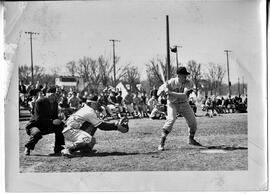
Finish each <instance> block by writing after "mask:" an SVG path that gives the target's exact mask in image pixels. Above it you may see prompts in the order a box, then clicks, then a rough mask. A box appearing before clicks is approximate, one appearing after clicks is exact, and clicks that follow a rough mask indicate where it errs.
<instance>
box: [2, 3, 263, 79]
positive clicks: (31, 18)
mask: <svg viewBox="0 0 270 194" xmlns="http://www.w3.org/2000/svg"><path fill="white" fill-rule="evenodd" d="M259 2H260V1H256V0H247V1H245V0H235V1H213V0H212V1H206V0H201V1H180V0H166V1H165V0H129V1H124V0H114V1H111V0H100V1H98V0H96V1H60V2H54V1H40V2H5V4H4V6H5V15H4V17H5V26H4V35H5V43H6V50H9V53H11V54H10V55H11V57H12V61H13V62H14V63H15V64H17V65H24V64H27V65H29V66H30V41H29V35H27V34H25V33H24V32H25V31H33V32H38V33H39V34H38V35H34V36H33V37H34V38H33V56H34V65H40V66H44V67H45V68H46V71H47V72H53V71H55V70H57V71H59V72H60V73H61V74H65V73H66V68H65V67H64V66H65V64H66V63H67V62H69V61H71V60H75V61H78V60H79V59H80V58H82V57H84V56H89V57H92V58H97V57H98V56H100V55H105V56H106V57H107V58H109V59H110V61H111V62H112V42H110V41H109V40H110V39H117V40H120V42H116V47H115V48H116V50H115V52H116V55H117V56H120V61H119V63H118V64H117V65H119V66H122V65H125V64H131V65H134V66H137V67H138V69H139V72H140V73H141V78H142V79H146V73H145V70H146V67H145V64H147V63H149V61H150V60H151V59H153V58H156V57H162V58H164V57H166V15H168V16H169V26H170V45H171V46H172V45H181V46H182V48H180V49H179V52H178V57H179V62H181V63H183V64H186V63H187V62H188V61H189V60H195V61H196V62H198V63H201V64H202V66H203V68H204V69H205V68H206V67H207V64H208V63H209V62H213V63H217V64H221V65H223V66H224V68H225V69H227V66H226V55H225V52H224V50H226V49H228V50H231V51H232V52H230V53H229V63H230V79H231V82H232V83H236V82H237V79H238V77H239V78H240V80H241V82H242V79H243V78H244V80H245V82H247V80H249V79H253V78H252V73H251V72H250V70H249V69H250V68H256V67H258V65H260V64H261V60H262V59H261V52H262V39H261V38H262V37H261V33H262V31H261V23H260V14H259V12H260V9H259V8H260V7H259ZM171 63H172V65H175V54H174V53H171ZM223 80H224V82H226V81H227V73H226V74H225V76H224V79H223Z"/></svg>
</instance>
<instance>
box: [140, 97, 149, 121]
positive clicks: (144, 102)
mask: <svg viewBox="0 0 270 194" xmlns="http://www.w3.org/2000/svg"><path fill="white" fill-rule="evenodd" d="M140 110H141V113H140V114H141V117H148V114H147V97H146V95H145V92H142V93H141V96H140Z"/></svg>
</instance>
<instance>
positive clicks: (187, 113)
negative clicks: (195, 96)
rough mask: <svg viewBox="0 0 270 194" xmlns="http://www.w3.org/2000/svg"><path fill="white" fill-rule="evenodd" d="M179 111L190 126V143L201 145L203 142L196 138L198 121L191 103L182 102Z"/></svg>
mask: <svg viewBox="0 0 270 194" xmlns="http://www.w3.org/2000/svg"><path fill="white" fill-rule="evenodd" d="M179 112H180V114H182V116H183V117H184V118H185V119H186V122H187V124H188V127H189V144H191V145H196V146H201V144H200V143H198V142H197V141H196V140H195V139H194V136H195V133H196V131H197V121H196V117H195V114H194V112H193V110H192V109H191V107H190V105H189V104H188V103H182V104H181V106H180V109H179Z"/></svg>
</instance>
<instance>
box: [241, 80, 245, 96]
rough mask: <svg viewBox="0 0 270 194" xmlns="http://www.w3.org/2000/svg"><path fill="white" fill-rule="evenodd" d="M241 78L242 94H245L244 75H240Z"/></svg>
mask: <svg viewBox="0 0 270 194" xmlns="http://www.w3.org/2000/svg"><path fill="white" fill-rule="evenodd" d="M242 80H243V86H242V87H243V95H245V85H244V76H242Z"/></svg>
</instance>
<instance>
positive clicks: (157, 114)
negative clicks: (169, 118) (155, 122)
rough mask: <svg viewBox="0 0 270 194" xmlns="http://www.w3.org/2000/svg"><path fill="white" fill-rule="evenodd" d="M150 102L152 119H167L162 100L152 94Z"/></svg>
mask: <svg viewBox="0 0 270 194" xmlns="http://www.w3.org/2000/svg"><path fill="white" fill-rule="evenodd" d="M148 104H149V106H150V107H152V110H151V113H150V116H149V117H150V118H151V119H166V114H165V112H164V110H162V108H163V105H161V103H160V102H158V100H157V99H156V98H155V96H152V97H151V98H150V99H149V101H148Z"/></svg>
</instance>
